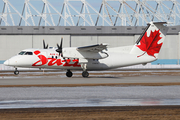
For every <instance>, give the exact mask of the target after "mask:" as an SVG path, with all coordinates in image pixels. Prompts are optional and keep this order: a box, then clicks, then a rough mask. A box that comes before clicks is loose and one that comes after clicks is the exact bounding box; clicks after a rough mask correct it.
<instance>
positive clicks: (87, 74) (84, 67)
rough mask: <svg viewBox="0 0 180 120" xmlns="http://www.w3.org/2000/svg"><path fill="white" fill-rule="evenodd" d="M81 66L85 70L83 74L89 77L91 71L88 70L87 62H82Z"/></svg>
mask: <svg viewBox="0 0 180 120" xmlns="http://www.w3.org/2000/svg"><path fill="white" fill-rule="evenodd" d="M81 68H82V69H83V72H82V76H83V77H88V76H89V73H88V71H87V64H86V63H85V64H81Z"/></svg>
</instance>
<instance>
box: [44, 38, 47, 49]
mask: <svg viewBox="0 0 180 120" xmlns="http://www.w3.org/2000/svg"><path fill="white" fill-rule="evenodd" d="M43 48H44V49H48V44H47V45H46V43H45V41H44V39H43Z"/></svg>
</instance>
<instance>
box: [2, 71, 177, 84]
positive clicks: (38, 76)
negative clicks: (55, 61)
mask: <svg viewBox="0 0 180 120" xmlns="http://www.w3.org/2000/svg"><path fill="white" fill-rule="evenodd" d="M148 83H149V84H153V83H154V84H157V83H158V84H159V83H162V84H165V83H167V85H168V83H169V85H171V84H172V85H174V84H177V85H180V70H160V71H154V70H153V71H152V70H148V71H143V70H142V71H104V72H90V76H89V77H88V78H83V77H82V76H81V72H80V71H79V72H78V71H77V72H74V76H73V77H72V78H67V77H66V76H65V72H45V73H42V72H21V73H20V74H19V75H18V76H16V75H13V73H12V72H5V73H0V87H3V86H13V85H14V86H18V85H19V86H23V85H26V86H28V85H29V86H31V85H32V86H33V85H34V86H36V85H37V86H38V85H41V86H43V85H45V86H47V85H52V86H53V85H55V86H58V85H59V86H63V85H67V86H70V85H72V86H73V85H78V86H81V85H82V86H90V85H92V86H93V85H105V84H107V85H113V84H114V85H115V84H117V85H121V84H122V85H123V84H129V85H130V84H134V85H138V84H139V85H141V84H148ZM170 83H171V84H170Z"/></svg>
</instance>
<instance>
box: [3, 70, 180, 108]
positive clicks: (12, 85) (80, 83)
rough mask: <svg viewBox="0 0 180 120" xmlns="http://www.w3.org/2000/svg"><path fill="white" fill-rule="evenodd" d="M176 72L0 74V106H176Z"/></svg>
mask: <svg viewBox="0 0 180 120" xmlns="http://www.w3.org/2000/svg"><path fill="white" fill-rule="evenodd" d="M179 78H180V71H179V70H160V71H152V70H149V71H105V72H90V77H89V78H83V77H82V76H81V72H74V76H73V77H72V78H67V77H66V76H65V72H44V73H42V72H21V74H20V75H18V76H15V75H13V73H12V72H2V73H0V109H7V108H8V109H10V108H44V107H88V106H91V107H92V106H143V105H180V102H179V101H180V92H179V91H180V87H179V86H180V79H179Z"/></svg>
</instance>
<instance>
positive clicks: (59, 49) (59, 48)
mask: <svg viewBox="0 0 180 120" xmlns="http://www.w3.org/2000/svg"><path fill="white" fill-rule="evenodd" d="M62 43H63V38H61V43H60V45H59V44H57V47H58V49H56V52H58V53H59V55H60V54H61V53H62Z"/></svg>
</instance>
